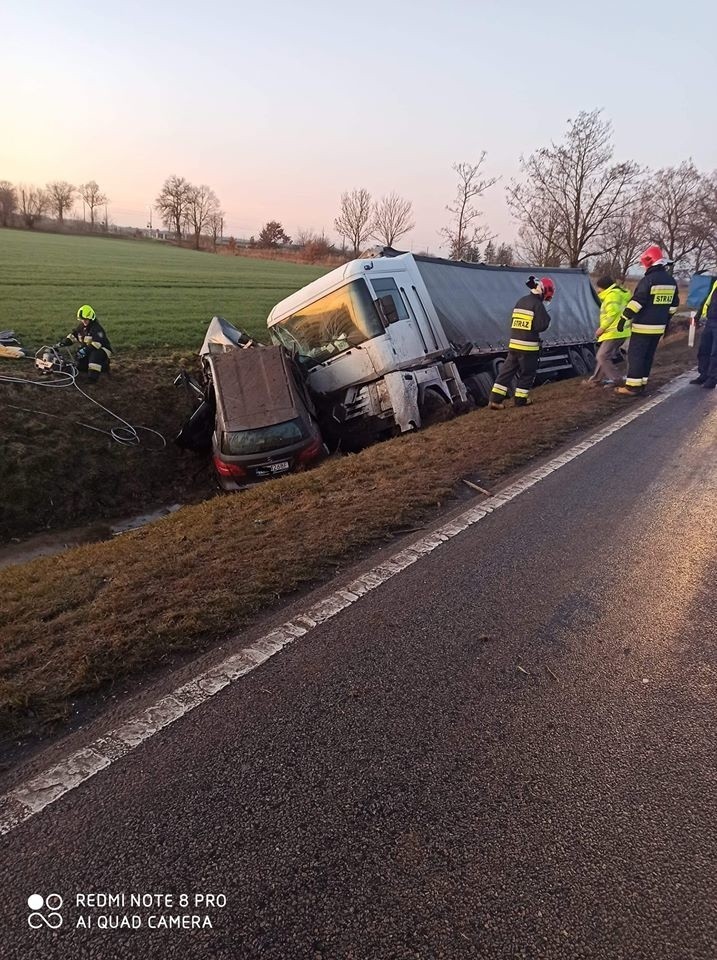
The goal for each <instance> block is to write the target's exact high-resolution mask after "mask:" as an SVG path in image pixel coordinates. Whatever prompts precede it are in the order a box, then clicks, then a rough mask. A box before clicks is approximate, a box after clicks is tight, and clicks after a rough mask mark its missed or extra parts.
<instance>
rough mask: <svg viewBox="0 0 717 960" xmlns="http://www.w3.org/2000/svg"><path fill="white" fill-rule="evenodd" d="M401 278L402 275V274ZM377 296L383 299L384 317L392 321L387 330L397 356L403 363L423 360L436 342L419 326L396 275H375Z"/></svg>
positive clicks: (381, 303)
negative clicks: (403, 295)
mask: <svg viewBox="0 0 717 960" xmlns="http://www.w3.org/2000/svg"><path fill="white" fill-rule="evenodd" d="M399 279H400V275H399ZM370 282H371V286H372V288H373V292H374V296H375V297H376V300H377V301H378V303H379V307H380V309H381V312H382V314H383V317H384V320H385V321H386V322H387V324H388V328H387V333H388V334H389V336H390V338H391V343H392V344H393V347H394V350H395V351H396V359H397V360H398V362H399V363H403V362H405V361H413V360H420V359H422V358H423V357H425V356H426V354H428V353H432V352H433V350H434V349H435V346H434V344H433V342H432V341H431V342H428V341H427V340H426V336H425V332H424V331H423V330H422V329H421V327H420V326H419V324H418V322H417V320H416V316H415V313H414V311H413V310H412V307H411V303H410V301H409V302H406V300H404V298H403V297H402V296H401V292H400V290H399V288H398V284H397V283H396V279H394V277H387V276H383V277H382V276H377V277H371V280H370Z"/></svg>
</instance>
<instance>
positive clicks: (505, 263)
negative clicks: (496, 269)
mask: <svg viewBox="0 0 717 960" xmlns="http://www.w3.org/2000/svg"><path fill="white" fill-rule="evenodd" d="M495 262H496V263H499V264H500V266H501V267H512V266H513V263H514V262H515V254H514V253H513V247H512V245H511V244H509V243H501V245H500V246H499V247H498V252H497V253H496V258H495Z"/></svg>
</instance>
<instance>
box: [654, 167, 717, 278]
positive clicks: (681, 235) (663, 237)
mask: <svg viewBox="0 0 717 960" xmlns="http://www.w3.org/2000/svg"><path fill="white" fill-rule="evenodd" d="M647 189H648V191H649V201H648V208H649V209H648V215H649V221H650V234H651V238H652V239H653V240H655V241H656V242H657V243H659V245H660V246H661V247H662V249H663V250H664V251H665V253H666V254H667V255H668V257H669V258H670V260H674V262H675V263H680V261H682V260H685V259H686V258H688V257H689V256H690V254H693V253H695V252H696V251H697V250H698V248H699V247H700V246H701V245H702V244H703V243H704V238H705V233H706V226H707V225H706V223H705V219H704V209H705V197H706V196H707V195H708V193H709V182H708V180H707V179H706V178H705V177H704V176H703V174H702V173H700V171H699V170H698V169H697V167H696V166H695V165H694V163H693V162H692V160H685V161H684V162H683V163H681V164H680V165H679V167H664V168H663V169H661V170H658V171H657V172H656V173H655V174H654V175H653V176H652V177H651V179H650V181H649V182H648V186H647Z"/></svg>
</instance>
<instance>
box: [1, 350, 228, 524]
mask: <svg viewBox="0 0 717 960" xmlns="http://www.w3.org/2000/svg"><path fill="white" fill-rule="evenodd" d="M182 363H185V365H192V364H194V363H196V359H192V358H183V357H182V356H180V355H176V356H175V357H169V358H164V359H162V358H157V357H153V358H151V359H146V360H140V359H128V360H124V361H123V362H122V363H118V364H117V365H116V367H114V368H113V372H112V376H111V377H110V378H105V377H103V378H102V379H101V380H100V382H99V383H98V384H96V385H94V386H89V387H88V386H87V382H86V379H84V378H81V379H80V380H79V381H78V382H79V383H80V385H81V386H82V388H83V389H85V390H86V391H87V392H88V393H89V394H90V395H91V396H93V397H95V398H96V399H97V400H98V401H99V402H100V403H102V404H104V405H105V406H107V407H108V408H109V409H110V410H112V411H114V412H116V413H117V414H119V415H120V416H121V417H123V418H124V419H126V420H128V421H129V422H130V423H132V424H135V425H144V426H147V427H152V428H153V429H155V430H159V432H160V433H162V434H163V435H164V436H165V437H166V439H167V446H166V448H162V447H161V441H160V440H159V439H158V438H157V437H154V436H153V435H151V434H147V433H141V434H140V436H141V441H142V442H141V445H140V446H138V447H127V446H120V445H119V444H117V443H115V442H114V441H113V440H112V439H111V438H110V437H108V436H106V435H105V436H103V435H102V434H100V433H96V432H94V431H91V430H88V429H87V428H86V427H82V426H80V425H79V423H78V421H81V422H84V423H87V424H90V425H93V426H96V427H99V428H101V429H112V428H115V427H120V426H121V424H120V423H119V422H118V421H116V420H113V419H112V418H111V417H109V416H108V415H107V414H106V413H104V412H103V411H102V410H100V409H98V408H97V407H95V406H93V404H92V403H90V401H88V400H87V398H86V397H83V396H82V394H80V393H79V392H78V391H77V390H75V389H74V388H73V387H71V386H70V387H61V388H53V387H36V386H24V385H23V386H19V385H16V384H7V383H0V490H2V510H0V543H1V542H3V541H7V540H10V539H11V538H12V537H19V536H22V535H26V534H29V533H34V532H38V531H41V530H49V529H56V528H68V527H76V526H83V525H86V524H98V523H100V524H101V523H102V522H104V521H107V520H109V519H112V518H115V517H126V516H131V515H133V514H137V513H142V512H144V511H145V510H146V509H148V508H151V507H154V506H161V505H163V504H165V503H171V502H173V501H179V502H186V501H188V500H190V501H191V500H195V499H203V498H204V497H206V496H208V495H209V494H210V493H211V492H212V491H213V489H214V485H213V481H212V478H211V472H210V470H209V468H208V466H206V465H203V463H202V462H201V461H198V460H197V459H196V458H195V457H193V456H191V455H189V454H185V453H182V451H181V450H179V448H178V447H176V446H175V444H174V443H172V437H174V436H175V435H176V433H177V431H178V429H179V426H180V425H181V423H182V421H183V420H184V418H185V417H186V416H187V415H188V414H189V413H190V412H191V409H192V407H191V404H190V403H189V400H188V399H187V396H186V394H185V391H184V390H181V389H177V388H176V387H174V386H173V385H172V380H173V378H174V376H175V375H176V373H177V371H178V369H179V367H180V365H182ZM0 374H3V375H7V376H13V377H14V376H17V377H30V378H36V373H35V371H34V369H33V368H32V365H31V364H30V363H29V361H25V360H23V361H18V360H0Z"/></svg>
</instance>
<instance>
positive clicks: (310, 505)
mask: <svg viewBox="0 0 717 960" xmlns="http://www.w3.org/2000/svg"><path fill="white" fill-rule="evenodd" d="M692 356H693V354H692V353H691V352H690V351H688V350H687V348H686V345H685V342H684V338H683V337H679V338H676V339H674V340H673V341H672V342H671V343H667V344H665V345H664V347H663V348H662V349H661V350H660V353H659V354H658V362H657V364H656V369H655V376H654V382H655V383H656V384H658V383H660V382H662V381H665V380H667V379H668V378H670V377H671V376H674V375H675V373H677V372H678V371H679V370H681V369H684V368H685V366H686V365H687V363H688V362H689V360H690V358H691V357H692ZM536 400H537V402H536V404H535V406H533V407H532V408H529V409H525V410H516V409H512V408H507V409H506V410H504V411H502V412H501V413H495V412H492V411H488V410H478V411H475V412H473V413H471V414H468V415H467V416H464V417H460V418H458V419H456V420H453V421H451V422H449V423H444V424H440V425H437V426H436V427H433V428H431V429H428V430H425V431H423V432H420V433H418V434H415V435H410V436H405V437H402V438H399V439H396V440H392V441H389V442H387V443H383V444H380V445H377V446H375V447H372V448H370V449H368V450H365V451H364V452H362V453H360V454H358V455H355V456H348V457H343V458H337V459H333V460H331V461H329V462H327V463H326V464H324V466H323V467H321V468H319V469H316V470H314V471H311V472H308V473H303V474H295V475H293V476H289V477H285V478H283V479H280V480H276V481H273V482H271V483H269V484H265V485H263V486H261V487H258V488H255V489H252V490H251V491H249V492H246V493H243V494H241V495H239V496H236V495H235V496H226V497H219V498H215V499H213V500H210V501H208V502H205V503H202V504H199V505H197V506H192V507H187V508H185V509H183V510H181V511H179V512H178V513H176V514H174V515H173V516H171V517H169V518H168V519H166V520H163V521H161V522H159V523H156V524H154V525H152V526H150V527H146V528H144V529H142V530H139V531H136V532H134V533H131V534H128V535H125V536H123V537H121V538H120V539H118V540H115V541H114V542H111V543H102V544H92V545H88V546H82V547H78V548H76V549H74V550H71V551H69V552H67V553H66V554H64V555H62V556H59V557H55V558H45V559H40V560H36V561H33V562H32V563H29V564H26V565H24V566H21V567H15V568H10V569H8V570H6V571H3V572H1V573H0V597H2V611H1V612H0V725H1V726H2V728H4V729H5V730H6V731H7V730H11V729H12V730H18V729H20V728H22V727H27V726H29V725H32V723H35V722H36V721H37V718H40V719H42V718H44V717H48V716H53V715H57V714H58V713H62V711H63V709H64V708H65V706H66V704H67V702H68V699H69V698H71V697H74V696H77V695H78V694H81V693H83V692H87V691H91V690H94V689H97V688H98V687H100V686H101V685H102V684H104V683H106V682H108V681H110V680H113V679H116V678H119V677H122V676H127V675H129V674H132V673H137V672H138V671H140V670H147V669H148V668H149V667H153V666H157V665H158V664H161V663H162V662H166V660H167V659H168V658H169V657H171V655H172V653H173V652H175V651H178V650H195V649H199V648H201V647H202V646H203V645H205V644H207V643H208V642H209V641H210V640H214V639H216V638H219V637H221V636H223V635H226V634H227V633H228V632H229V631H232V630H235V629H236V628H237V627H239V626H241V625H242V624H244V623H246V622H247V621H248V620H249V618H251V617H252V615H254V614H256V612H257V611H259V610H261V609H263V608H266V607H268V606H270V605H271V604H272V603H274V602H275V601H276V600H277V599H278V598H279V597H281V596H282V595H285V594H287V593H290V592H291V591H293V590H296V589H297V588H298V587H300V586H302V585H305V584H308V583H309V582H314V581H317V580H318V579H319V578H321V577H322V576H324V575H326V574H327V572H329V571H333V570H334V569H335V564H336V563H337V562H338V561H340V560H344V559H347V558H348V557H349V556H350V555H351V553H352V551H355V550H356V549H357V548H359V547H361V546H365V545H367V544H370V543H371V542H375V541H377V540H378V539H379V538H383V537H384V536H385V535H386V534H387V532H390V531H394V530H398V529H400V528H401V527H405V526H406V525H408V524H414V523H415V522H416V521H417V520H418V519H419V518H421V517H424V516H426V514H427V513H429V512H431V511H433V510H435V508H436V507H438V506H440V505H441V504H442V503H443V502H444V501H445V499H446V498H447V497H448V496H449V495H450V494H451V490H452V489H453V488H454V486H455V484H456V483H457V482H458V481H459V480H460V478H461V477H466V476H473V477H478V478H479V481H480V482H481V483H482V484H488V485H490V484H491V483H493V482H495V481H496V480H497V479H498V478H500V477H502V476H504V475H505V474H506V473H507V472H509V471H510V470H512V469H514V468H516V467H517V466H519V465H521V464H524V463H526V462H527V461H528V460H530V459H532V458H534V457H535V456H537V455H540V454H543V453H545V452H547V451H549V450H550V449H551V448H554V447H555V446H556V445H557V444H560V443H563V442H565V441H568V440H570V439H571V437H572V436H574V433H575V431H576V430H578V429H581V428H585V427H587V426H590V425H592V424H594V423H597V422H599V421H600V420H604V419H605V418H606V417H608V416H610V415H611V414H614V413H615V412H617V411H618V410H620V409H624V406H623V405H624V403H625V401H621V400H619V399H618V398H616V397H614V396H613V395H612V393H611V392H608V391H604V390H588V389H586V388H585V387H583V386H582V385H581V384H580V383H579V382H578V381H576V380H570V381H564V382H562V383H557V384H552V385H548V386H545V387H543V388H541V389H540V390H539V391H538V392H537V394H536ZM628 403H629V401H628Z"/></svg>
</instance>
